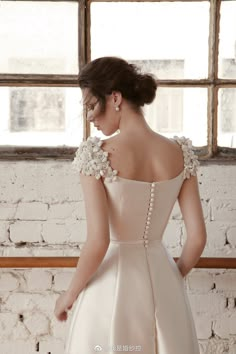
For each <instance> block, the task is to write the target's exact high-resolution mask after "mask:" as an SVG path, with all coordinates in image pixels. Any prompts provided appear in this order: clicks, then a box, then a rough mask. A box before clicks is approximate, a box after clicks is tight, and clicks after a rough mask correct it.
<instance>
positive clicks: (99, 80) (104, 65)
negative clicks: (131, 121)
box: [79, 57, 157, 111]
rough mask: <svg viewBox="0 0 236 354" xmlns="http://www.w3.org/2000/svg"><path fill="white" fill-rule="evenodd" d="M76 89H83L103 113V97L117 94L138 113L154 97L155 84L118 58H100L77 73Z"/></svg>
mask: <svg viewBox="0 0 236 354" xmlns="http://www.w3.org/2000/svg"><path fill="white" fill-rule="evenodd" d="M79 86H80V88H81V89H84V88H87V89H89V91H90V93H91V94H92V95H93V96H95V97H96V98H97V99H98V101H99V103H100V107H101V111H104V110H105V105H106V95H110V94H111V93H112V91H119V92H121V94H122V97H124V98H125V99H127V100H128V101H129V103H130V104H132V105H133V108H134V109H136V110H139V109H140V107H142V106H144V104H149V103H151V102H152V101H153V100H154V98H155V96H156V89H157V81H156V79H155V77H154V76H153V75H151V74H143V73H141V72H140V69H139V68H138V67H137V66H136V65H134V64H129V63H128V62H127V61H125V60H123V59H121V58H118V57H102V58H98V59H95V60H93V61H91V62H89V63H88V64H86V65H85V66H84V67H83V69H82V70H81V71H80V73H79Z"/></svg>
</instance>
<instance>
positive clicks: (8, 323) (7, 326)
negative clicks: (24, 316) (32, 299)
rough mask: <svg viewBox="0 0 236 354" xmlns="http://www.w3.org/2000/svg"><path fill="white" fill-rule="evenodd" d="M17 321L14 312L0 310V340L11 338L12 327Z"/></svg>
mask: <svg viewBox="0 0 236 354" xmlns="http://www.w3.org/2000/svg"><path fill="white" fill-rule="evenodd" d="M17 321H18V315H17V314H16V313H9V312H8V313H4V312H1V315H0V338H1V340H5V339H8V338H9V339H10V338H11V335H12V331H13V328H14V327H15V326H16V324H17ZM0 348H1V345H0ZM0 353H1V351H0Z"/></svg>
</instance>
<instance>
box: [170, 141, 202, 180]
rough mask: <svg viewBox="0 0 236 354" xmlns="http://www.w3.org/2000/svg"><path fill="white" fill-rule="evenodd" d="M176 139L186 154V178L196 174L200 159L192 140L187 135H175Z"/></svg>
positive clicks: (184, 154)
mask: <svg viewBox="0 0 236 354" xmlns="http://www.w3.org/2000/svg"><path fill="white" fill-rule="evenodd" d="M174 140H175V141H176V142H177V143H178V144H179V145H180V146H181V147H182V151H183V156H184V179H185V178H190V177H191V175H192V176H196V174H197V171H198V168H199V165H200V163H199V161H198V156H197V155H196V154H195V153H194V151H193V148H192V140H190V139H189V138H186V137H185V136H182V137H178V136H176V135H175V136H174Z"/></svg>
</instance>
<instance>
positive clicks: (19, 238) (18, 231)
mask: <svg viewBox="0 0 236 354" xmlns="http://www.w3.org/2000/svg"><path fill="white" fill-rule="evenodd" d="M10 239H11V241H12V242H16V243H17V242H41V224H40V223H39V222H36V221H35V222H34V221H16V222H15V223H14V224H11V225H10Z"/></svg>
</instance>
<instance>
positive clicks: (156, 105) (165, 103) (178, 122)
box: [91, 87, 207, 146]
mask: <svg viewBox="0 0 236 354" xmlns="http://www.w3.org/2000/svg"><path fill="white" fill-rule="evenodd" d="M144 116H145V117H146V120H147V122H148V124H149V125H150V127H151V128H152V129H153V130H154V131H156V132H158V133H160V134H162V135H164V136H167V137H169V138H171V137H173V136H174V135H179V136H182V135H184V136H186V137H189V138H190V139H192V141H193V145H195V146H204V145H207V89H202V88H162V87H161V88H158V89H157V95H156V98H155V100H154V102H153V103H152V104H151V105H146V106H144ZM91 135H93V136H94V135H96V136H100V137H102V138H105V136H104V135H103V134H102V133H101V132H100V131H97V129H96V128H94V126H93V124H91Z"/></svg>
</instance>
